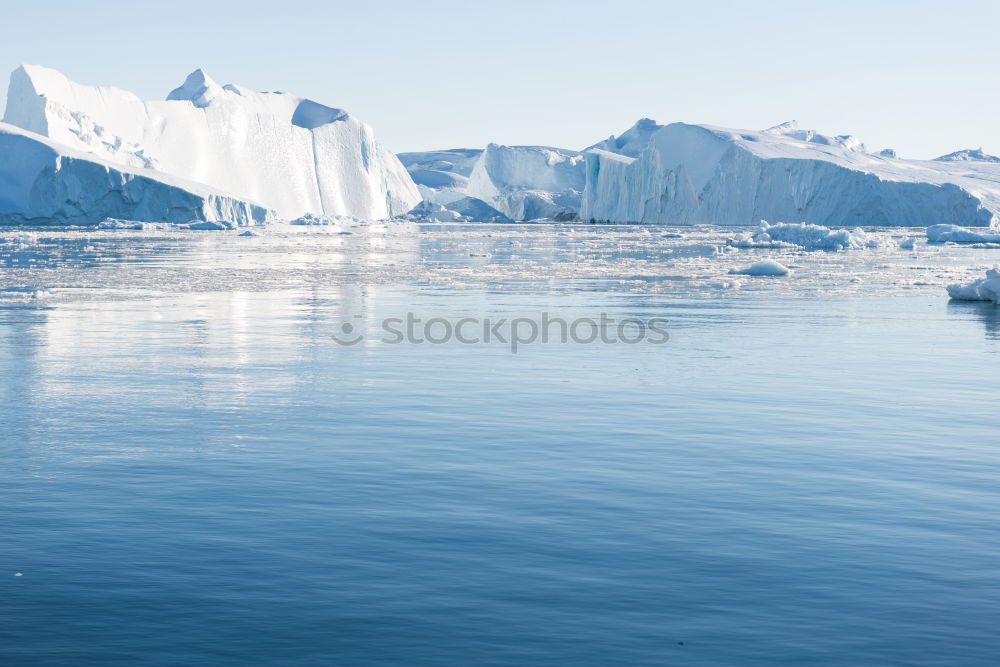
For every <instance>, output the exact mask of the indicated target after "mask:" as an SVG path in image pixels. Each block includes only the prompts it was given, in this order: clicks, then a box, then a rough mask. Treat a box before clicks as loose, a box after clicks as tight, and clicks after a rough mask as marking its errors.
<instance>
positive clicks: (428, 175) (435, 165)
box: [397, 148, 483, 203]
mask: <svg viewBox="0 0 1000 667" xmlns="http://www.w3.org/2000/svg"><path fill="white" fill-rule="evenodd" d="M482 153H483V151H482V149H479V148H453V149H450V150H444V151H426V152H418V153H400V154H399V155H398V156H397V157H398V158H399V160H400V162H402V163H403V166H404V167H406V169H407V171H409V172H410V177H411V178H412V179H413V182H414V183H416V184H417V189H418V190H419V191H420V194H421V196H422V197H423V198H424V199H425V200H427V201H436V202H438V203H444V202H443V201H441V200H440V199H438V198H436V197H435V195H436V194H438V193H439V192H452V193H456V194H455V196H454V197H453V198H454V199H459V198H461V197H463V196H464V194H463V193H464V192H465V189H466V188H467V187H468V186H469V176H471V175H472V168H473V167H474V166H475V164H476V160H478V159H479V156H480V155H482ZM447 199H448V198H447V197H445V200H447Z"/></svg>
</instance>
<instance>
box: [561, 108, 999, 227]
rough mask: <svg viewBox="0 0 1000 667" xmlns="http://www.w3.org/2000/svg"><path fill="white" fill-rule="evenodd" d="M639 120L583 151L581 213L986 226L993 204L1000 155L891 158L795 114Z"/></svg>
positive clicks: (685, 219)
mask: <svg viewBox="0 0 1000 667" xmlns="http://www.w3.org/2000/svg"><path fill="white" fill-rule="evenodd" d="M650 123H651V121H648V122H647V121H640V124H638V125H637V126H636V128H633V129H632V130H630V131H629V132H630V133H631V134H632V135H633V136H632V137H631V138H630V139H626V141H624V142H616V141H615V140H614V138H613V137H612V139H610V140H608V142H604V144H603V146H604V147H603V148H601V147H600V146H601V144H598V145H597V146H598V147H595V148H591V149H588V150H587V151H586V152H585V156H586V187H585V190H584V195H583V203H582V207H581V211H580V216H581V218H583V219H585V220H590V219H593V220H599V221H612V222H650V223H670V224H697V223H714V224H726V225H756V224H758V223H759V221H760V220H762V219H766V220H775V221H788V222H800V221H805V222H809V223H813V224H817V225H824V226H829V227H844V226H846V227H853V226H857V225H900V226H903V225H907V226H909V225H912V226H925V225H933V224H937V223H942V222H947V223H952V224H960V225H966V226H988V225H990V224H991V223H992V222H993V221H994V220H995V216H996V215H997V214H998V213H1000V165H998V164H997V163H995V162H992V161H989V160H987V159H980V158H979V155H977V153H976V152H975V151H964V152H961V154H954V155H953V156H947V159H940V160H934V161H930V160H929V161H916V160H900V159H895V158H893V157H888V155H889V154H888V153H885V154H883V155H873V154H870V153H867V152H866V151H865V148H864V146H863V145H862V144H861V143H860V142H859V141H858V140H856V139H855V138H854V137H851V136H837V137H831V136H826V135H822V134H818V133H816V132H813V131H810V130H800V129H799V128H798V127H797V126H796V125H795V124H794V123H785V124H783V125H779V126H777V127H774V128H771V129H769V130H764V131H760V132H751V131H745V130H729V129H724V128H718V127H711V126H707V125H688V124H685V123H673V124H670V125H667V126H662V127H661V126H656V125H655V124H650ZM627 134H628V133H627ZM624 136H626V135H623V137H624ZM644 142H645V143H644ZM619 143H621V145H619ZM640 146H641V147H642V148H641V149H640V148H639V147H640ZM609 149H617V150H609ZM637 150H638V152H636V151H637ZM630 153H634V154H635V155H634V156H633V155H630ZM987 157H988V156H987Z"/></svg>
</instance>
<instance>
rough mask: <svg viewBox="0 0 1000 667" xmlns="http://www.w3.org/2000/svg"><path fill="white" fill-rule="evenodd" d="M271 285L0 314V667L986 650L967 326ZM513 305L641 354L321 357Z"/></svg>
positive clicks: (880, 302) (920, 303)
mask: <svg viewBox="0 0 1000 667" xmlns="http://www.w3.org/2000/svg"><path fill="white" fill-rule="evenodd" d="M87 242H88V243H92V242H93V241H87ZM484 242H486V243H493V242H494V241H484ZM53 247H58V248H61V250H59V253H57V254H59V257H57V258H56V259H52V258H51V257H49V259H48V260H45V261H49V260H51V263H53V264H54V265H56V264H60V263H63V264H65V263H66V262H68V261H70V259H68V258H72V261H73V262H79V261H80V260H79V252H77V251H76V250H74V251H72V252H71V251H70V250H67V249H66V247H65V246H59V244H58V243H53ZM437 247H439V246H437V245H436V243H433V242H428V241H426V240H425V241H423V242H422V243H421V244H418V248H417V249H416V250H414V251H413V254H414V257H416V258H417V259H416V260H412V261H416V262H419V261H420V260H419V258H420V257H426V256H427V254H428V248H431V249H434V248H437ZM22 250H23V248H22ZM51 251H52V248H49V249H48V250H46V251H45V252H43V253H42V254H45V253H49V254H50V255H51ZM185 252H187V251H185ZM928 252H930V251H928ZM195 254H197V253H195ZM468 255H469V253H464V255H463V257H464V259H463V260H462V261H463V262H464V263H466V264H468V263H470V262H473V261H475V260H474V259H470V258H469V257H468ZM435 256H437V255H435ZM842 256H843V255H841V257H842ZM199 257H200V256H199ZM254 257H256V258H257V259H252V260H247V261H248V262H249V264H250V265H252V266H254V267H257V264H256V262H258V261H259V262H260V263H263V264H266V263H267V262H266V261H265V260H264V259H261V258H260V256H257V255H254ZM451 257H452V259H453V260H455V261H458V260H457V259H456V258H457V257H458V255H455V254H453V255H451ZM817 257H818V258H819V259H817V260H816V261H817V262H829V261H831V260H830V259H829V258H828V257H827V256H826V255H823V256H817ZM8 259H9V256H8ZM168 259H169V258H168ZM173 259H175V260H177V261H181V260H180V259H178V257H173ZM202 259H203V258H202ZM202 259H199V260H197V261H202ZM397 259H398V258H397ZM116 261H117V262H118V263H117V264H116V266H118V267H119V268H118V269H116V270H124V269H121V267H122V266H126V265H127V266H132V264H130V261H131V260H129V259H128V258H124V259H122V258H118V260H116ZM171 261H173V260H171ZM190 261H191V262H194V261H195V260H190ZM267 261H270V262H279V263H280V262H287V261H291V260H287V259H276V258H269V259H268V260H267ZM407 261H409V260H407ZM866 261H867V260H866ZM143 262H146V263H143ZM143 262H138V263H136V264H135V266H133V267H132V268H131V269H129V270H133V271H138V272H142V271H154V270H155V266H154V263H153V262H152V261H148V262H147V261H146V260H143ZM16 264H17V263H15V266H10V262H8V264H7V268H5V269H4V271H6V273H5V274H4V275H5V276H6V278H7V279H8V282H7V284H6V285H7V287H6V289H7V290H8V292H9V293H12V294H13V293H16V290H18V289H24V290H28V289H39V290H41V289H53V290H55V289H57V288H59V286H60V285H61V284H62V282H60V281H63V280H64V275H63V274H54V275H55V277H52V278H50V279H45V278H39V276H40V275H42V274H40V273H39V274H31V279H30V281H29V282H24V281H22V282H23V284H21V283H18V281H17V280H16V279H15V278H16V277H17V276H18V275H19V274H18V273H17V272H19V271H22V269H20V268H18V266H17V265H16ZM245 264H246V262H244V265H245ZM57 268H58V267H57ZM196 268H197V267H196ZM196 268H193V269H191V271H196ZM101 270H103V269H101ZM255 270H259V267H258V269H255ZM803 272H808V269H802V270H800V273H803ZM46 280H48V282H46ZM130 280H131V279H130ZM136 280H138V279H136ZM206 280H207V278H206ZM764 280H766V279H764ZM278 282H280V281H278ZM285 282H286V283H289V284H287V285H285V287H284V288H281V289H279V288H277V287H276V286H268V288H267V289H261V290H249V291H248V290H244V289H241V288H240V287H239V286H232V285H226V286H224V288H223V289H220V290H215V291H213V290H211V289H199V290H193V291H192V290H180V289H177V290H169V289H168V290H163V291H161V292H158V293H155V294H146V293H145V292H143V293H142V294H140V293H139V292H140V290H139V288H137V287H134V285H133V283H129V284H127V285H125V286H124V287H121V289H119V290H117V291H114V293H113V294H112V291H111V289H110V287H108V286H107V285H104V284H102V285H101V286H99V287H95V288H94V290H96V291H97V292H101V290H106V291H107V294H106V295H103V296H102V294H96V295H95V296H94V297H93V298H86V299H67V300H58V299H56V300H53V301H51V302H48V301H45V300H44V299H42V300H39V299H24V300H10V301H8V302H6V303H5V304H3V305H0V377H2V378H3V381H2V383H0V441H2V449H0V465H2V467H0V663H2V664H4V665H137V664H150V665H161V664H162V665H245V664H283V665H407V664H413V665H762V666H763V665H855V666H856V665H889V664H894V665H895V664H898V665H995V664H998V662H1000V523H998V519H997V517H998V516H1000V438H998V436H997V431H998V426H1000V413H998V410H997V401H996V383H997V378H998V377H1000V311H998V310H997V309H995V308H993V307H992V306H983V305H975V304H954V303H951V304H950V303H949V302H948V301H947V298H946V297H945V296H944V295H943V291H941V290H937V289H934V290H919V289H918V290H915V291H914V292H913V293H909V294H901V295H894V296H892V297H891V298H883V297H879V296H877V295H875V294H873V293H867V292H865V293H859V294H854V295H851V294H843V293H840V292H837V291H836V290H831V291H830V293H829V294H827V293H823V294H818V293H817V291H816V289H814V288H810V290H809V291H807V292H800V293H796V292H795V291H794V290H786V291H783V292H769V291H766V290H765V291H761V292H759V293H755V292H754V291H753V288H752V286H751V287H749V288H748V289H746V290H742V291H740V292H738V293H736V294H733V295H729V294H728V293H721V294H719V295H715V296H705V295H702V294H700V293H698V294H692V295H690V296H685V295H679V296H678V295H676V294H673V295H665V294H663V293H658V292H630V291H628V290H624V289H622V287H621V285H620V284H619V283H618V282H615V281H607V280H597V279H588V280H585V281H580V282H572V281H566V280H563V279H552V280H541V279H539V276H538V275H534V274H533V275H532V279H531V280H530V281H527V282H525V283H524V284H523V285H522V284H519V283H517V282H516V277H512V278H511V282H508V283H505V284H501V283H497V284H484V285H478V286H476V285H471V286H470V285H462V286H461V287H454V286H448V285H442V284H434V283H433V281H428V280H426V279H424V278H420V279H413V280H410V281H402V280H396V281H377V280H368V279H364V280H359V281H354V282H353V283H351V284H346V283H345V284H343V285H338V284H332V283H331V282H330V281H326V280H324V281H313V283H312V284H305V285H303V284H299V282H300V281H285ZM305 282H308V281H305ZM382 283H394V284H382ZM143 289H145V287H143ZM105 297H106V298H105ZM112 297H113V298H112ZM543 311H544V312H549V313H552V314H556V315H559V316H562V317H567V318H575V317H597V316H598V315H599V314H600V313H602V312H606V313H608V314H609V315H611V316H613V317H616V318H623V317H637V318H650V317H665V318H667V319H669V321H670V323H669V325H668V326H667V328H668V330H669V331H670V334H671V340H670V342H669V343H667V344H663V345H654V344H649V343H643V344H639V345H604V344H600V343H594V344H590V345H581V344H573V343H567V344H561V343H550V344H540V343H538V344H534V345H527V346H524V347H522V348H521V349H520V350H519V351H518V353H517V354H511V353H510V351H509V348H508V347H507V346H504V345H502V344H479V345H463V344H460V343H457V342H451V343H448V344H443V345H429V344H423V345H409V344H402V345H387V344H383V343H381V342H379V341H377V340H374V339H369V340H366V341H364V342H362V343H361V344H359V345H356V346H341V345H338V344H337V343H336V342H334V341H333V339H332V338H331V336H332V335H333V334H337V333H339V327H340V326H341V325H342V323H343V322H347V321H350V322H353V323H355V325H356V326H357V327H358V328H359V331H361V332H365V333H371V331H372V330H373V327H376V326H377V322H379V321H380V320H381V319H382V318H386V317H398V316H404V315H405V313H407V312H412V313H416V314H418V316H422V317H424V318H428V317H445V318H453V319H458V318H461V317H465V316H479V317H481V316H483V315H489V316H492V317H532V316H538V315H539V314H540V313H541V312H543ZM356 316H360V317H356ZM15 573H19V574H20V575H21V576H14V575H15Z"/></svg>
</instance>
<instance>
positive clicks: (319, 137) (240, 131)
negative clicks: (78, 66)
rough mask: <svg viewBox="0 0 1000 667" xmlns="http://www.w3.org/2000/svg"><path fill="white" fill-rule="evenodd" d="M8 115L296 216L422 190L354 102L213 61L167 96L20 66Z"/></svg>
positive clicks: (373, 205) (354, 208)
mask: <svg viewBox="0 0 1000 667" xmlns="http://www.w3.org/2000/svg"><path fill="white" fill-rule="evenodd" d="M4 121H5V122H7V123H10V124H12V125H16V126H18V127H21V128H23V129H25V130H29V131H31V132H35V133H37V134H40V135H43V136H46V137H49V138H50V139H52V140H53V141H55V142H58V143H60V144H63V145H65V146H67V147H69V148H70V149H75V150H78V151H82V152H84V153H89V154H92V155H94V156H96V158H98V159H99V160H103V161H105V162H108V163H111V164H116V165H121V166H122V167H123V168H126V169H137V168H141V169H151V170H155V171H157V172H161V173H164V174H169V175H172V176H176V177H180V178H182V179H185V180H187V181H193V182H197V183H203V184H205V185H206V186H208V187H209V188H212V189H215V190H219V191H223V192H229V193H232V194H233V195H235V196H236V197H239V198H241V199H245V200H248V201H254V202H258V203H259V204H261V205H263V206H265V207H267V208H271V209H274V210H275V211H276V212H277V214H278V215H279V216H281V217H283V218H288V219H292V218H296V217H298V216H301V215H303V214H305V213H311V214H315V215H350V216H354V217H358V218H366V219H381V218H387V217H390V216H393V215H398V214H401V213H405V212H406V211H409V210H410V209H411V208H413V206H415V205H416V204H417V203H418V202H419V201H420V196H419V194H418V192H417V189H416V186H415V185H414V183H413V180H412V179H411V178H410V176H409V174H408V173H407V171H406V169H405V168H404V167H403V165H402V164H401V163H400V162H399V160H398V159H397V158H396V156H395V155H394V154H393V153H391V152H390V151H389V150H387V149H386V148H385V147H383V146H382V145H381V144H380V143H379V142H378V141H376V140H375V135H374V133H373V132H372V129H371V128H370V127H369V126H368V125H366V124H364V123H363V122H361V121H360V120H358V119H356V118H354V117H353V116H351V115H350V114H348V113H347V112H346V111H343V110H341V109H335V108H331V107H327V106H324V105H322V104H318V103H317V102H313V101H312V100H308V99H303V98H300V97H296V96H295V95H289V94H286V93H277V92H275V93H259V92H255V91H252V90H249V89H247V88H243V87H241V86H235V85H226V86H220V85H219V84H217V83H216V82H215V81H213V80H212V79H211V78H209V76H208V75H207V74H205V73H204V72H203V71H201V70H196V71H195V72H193V73H191V74H190V75H189V76H188V77H187V79H186V80H185V81H184V83H183V85H181V86H180V87H178V88H177V89H175V90H173V91H172V92H171V93H170V94H169V95H168V96H167V99H166V100H165V101H144V100H141V99H139V98H138V97H137V96H136V95H134V94H132V93H130V92H128V91H125V90H120V89H118V88H112V87H97V86H84V85H79V84H76V83H74V82H72V81H70V80H69V79H68V78H66V77H65V76H63V75H62V74H60V73H59V72H57V71H55V70H52V69H48V68H44V67H38V66H32V65H24V66H22V67H20V68H18V69H17V70H15V71H14V73H13V74H12V75H11V81H10V88H9V92H8V95H7V109H6V113H5V115H4Z"/></svg>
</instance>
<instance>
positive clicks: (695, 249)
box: [0, 217, 1000, 307]
mask: <svg viewBox="0 0 1000 667" xmlns="http://www.w3.org/2000/svg"><path fill="white" fill-rule="evenodd" d="M293 223H294V224H290V223H284V222H274V223H267V224H263V225H259V226H255V227H252V228H236V227H233V228H222V229H216V228H215V225H214V224H210V225H209V226H203V225H199V224H197V223H195V224H182V225H171V224H166V223H138V222H131V221H121V220H108V221H106V222H105V223H103V224H102V225H99V226H98V227H77V228H37V229H26V228H0V266H2V267H3V268H4V269H5V270H4V271H2V272H0V303H21V304H26V305H27V304H31V305H34V306H37V307H44V306H46V305H54V304H57V303H59V302H65V301H78V300H91V299H99V300H103V299H136V298H140V299H141V298H155V297H157V296H159V295H166V294H177V293H187V292H219V291H247V292H259V291H274V290H284V289H297V288H301V287H309V286H315V285H325V286H334V285H401V284H408V285H423V286H425V287H426V288H427V289H437V288H447V289H463V288H476V289H481V288H488V289H492V290H502V291H518V290H526V291H537V290H539V289H542V290H544V291H548V292H552V293H559V292H567V293H568V292H572V291H577V290H588V289H599V290H607V289H612V290H615V291H620V292H626V293H628V292H635V293H657V294H662V295H663V296H664V297H667V298H670V297H708V298H726V299H739V298H745V297H747V296H752V295H761V294H774V295H784V296H801V297H803V298H823V297H825V296H830V295H862V296H878V297H881V296H889V295H893V294H928V295H933V296H941V297H943V298H947V293H950V295H951V296H952V297H953V298H955V299H963V300H986V301H990V300H993V301H995V300H996V294H997V292H996V290H997V285H998V281H997V280H996V275H995V273H991V274H989V275H990V277H989V278H987V279H985V280H979V279H980V278H982V277H983V276H984V275H985V274H986V272H987V271H988V270H991V269H992V268H993V266H994V265H995V264H1000V247H994V246H992V245H982V244H959V243H955V242H951V241H947V242H934V241H931V240H929V239H928V238H927V237H926V234H925V233H924V231H923V230H911V229H894V228H878V229H869V230H867V231H865V232H860V231H854V232H846V237H845V236H844V234H843V233H841V232H837V231H835V230H822V229H820V230H817V229H815V228H814V227H810V226H788V229H786V230H785V231H780V232H777V233H775V234H774V236H777V237H780V238H781V240H780V241H775V240H767V241H759V242H749V241H748V239H751V240H752V239H753V238H755V237H756V238H758V239H761V238H762V237H763V236H764V235H765V234H766V233H767V232H769V231H771V230H781V229H783V228H782V226H780V225H778V226H767V225H762V226H761V227H760V228H759V229H758V230H757V231H756V232H752V233H751V232H741V231H740V230H734V229H732V228H727V227H720V226H708V225H697V226H693V227H676V226H675V227H661V226H637V225H585V224H579V223H572V224H567V223H546V224H484V223H457V224H442V223H432V224H416V223H406V222H382V223H379V222H367V221H362V220H359V219H354V218H346V217H340V218H316V217H306V218H302V219H298V220H296V221H293ZM789 230H797V231H794V232H793V231H789ZM859 235H860V236H859ZM767 236H768V237H771V236H772V234H767ZM830 238H836V239H839V240H841V241H843V243H842V244H839V243H838V244H831V243H830V240H829V239H830ZM858 238H860V239H861V240H860V241H858ZM851 239H855V241H856V242H854V243H852V242H851ZM949 286H951V287H949ZM946 290H947V291H948V292H947V293H946Z"/></svg>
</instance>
